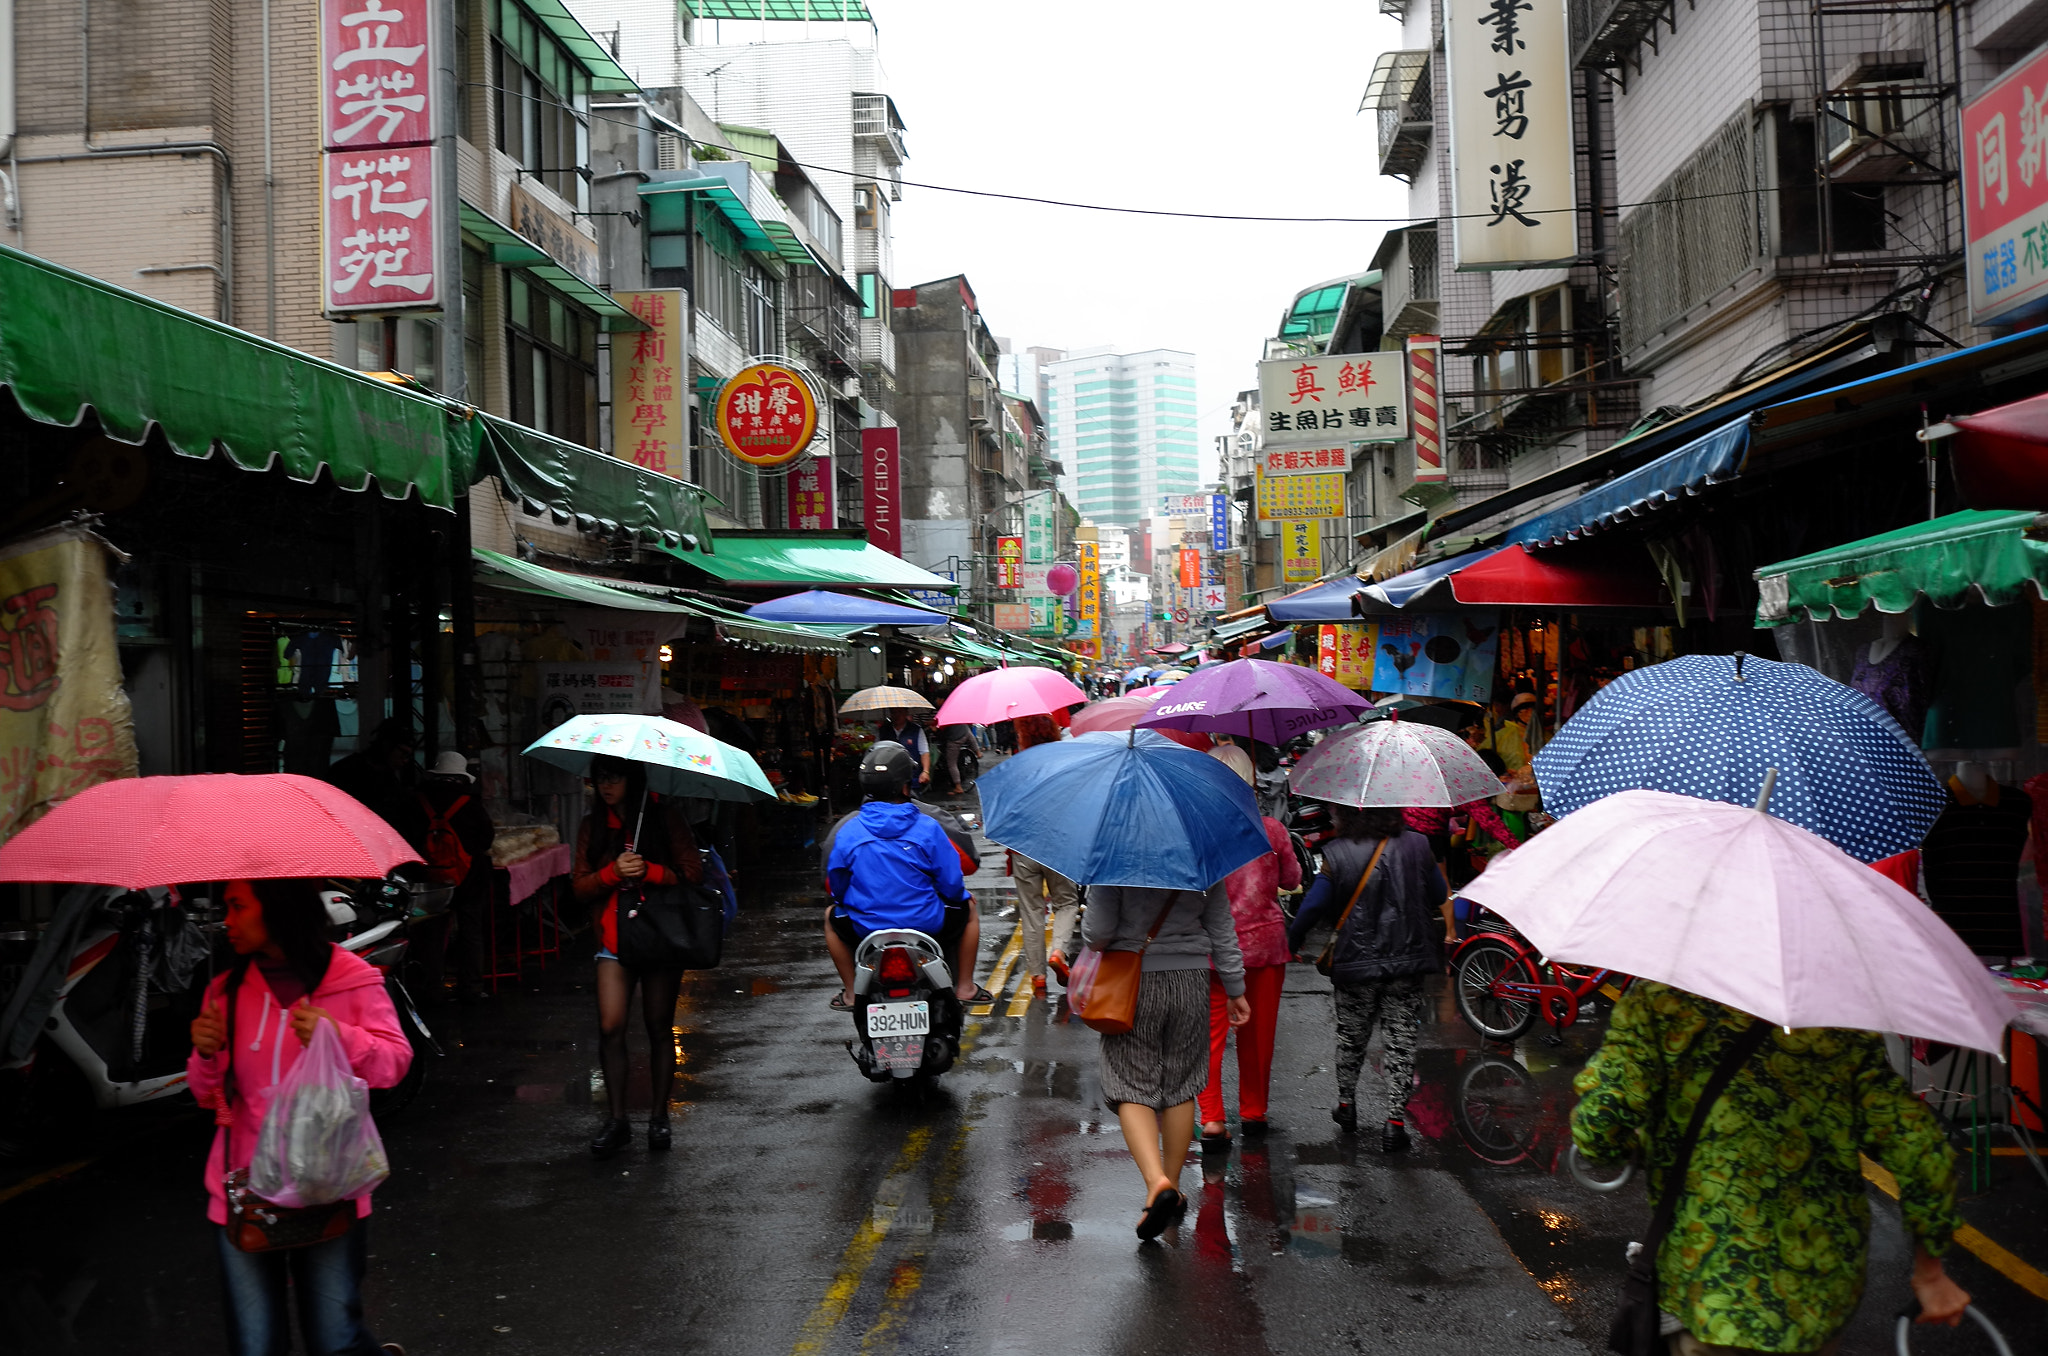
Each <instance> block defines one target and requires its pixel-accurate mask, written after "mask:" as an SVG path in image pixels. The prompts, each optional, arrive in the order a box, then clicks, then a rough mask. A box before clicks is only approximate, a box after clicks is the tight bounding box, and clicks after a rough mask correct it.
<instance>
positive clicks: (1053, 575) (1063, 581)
mask: <svg viewBox="0 0 2048 1356" xmlns="http://www.w3.org/2000/svg"><path fill="white" fill-rule="evenodd" d="M1045 586H1046V587H1047V588H1049V589H1051V590H1052V591H1053V592H1054V593H1056V594H1058V595H1059V596H1060V597H1062V598H1064V597H1066V596H1067V595H1068V594H1070V593H1072V592H1073V591H1074V590H1075V589H1077V588H1079V587H1080V586H1081V573H1080V571H1078V570H1076V569H1075V568H1074V567H1073V566H1071V565H1067V564H1059V565H1055V566H1053V567H1052V568H1051V569H1049V570H1047V571H1046V572H1045Z"/></svg>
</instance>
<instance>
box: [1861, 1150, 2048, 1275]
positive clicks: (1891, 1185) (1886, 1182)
mask: <svg viewBox="0 0 2048 1356" xmlns="http://www.w3.org/2000/svg"><path fill="white" fill-rule="evenodd" d="M1863 1175H1864V1176H1865V1177H1867V1178H1869V1179H1870V1180H1871V1181H1873V1182H1875V1183H1876V1184H1877V1189H1878V1190H1879V1191H1882V1192H1883V1193H1884V1194H1885V1195H1887V1196H1889V1197H1891V1198H1892V1199H1893V1200H1897V1199H1898V1198H1899V1179H1898V1178H1896V1177H1894V1176H1892V1173H1891V1169H1889V1168H1887V1167H1885V1166H1884V1165H1883V1164H1882V1163H1874V1162H1872V1161H1871V1160H1870V1159H1869V1158H1868V1157H1865V1158H1864V1159H1863ZM1956 1242H1957V1243H1959V1244H1960V1245H1962V1247H1963V1248H1964V1249H1965V1250H1966V1251H1968V1252H1970V1253H1972V1254H1973V1255H1974V1256H1975V1257H1976V1258H1977V1260H1978V1261H1980V1262H1982V1263H1983V1264H1984V1265H1985V1266H1988V1267H1990V1268H1991V1269H1992V1270H1993V1271H1995V1272H1997V1273H1998V1274H1999V1275H2001V1276H2003V1277H2005V1278H2006V1279H2007V1280H2008V1281H2011V1282H2012V1283H2013V1284H2014V1285H2016V1286H2018V1287H2019V1288H2020V1289H2022V1290H2024V1291H2026V1292H2027V1293H2028V1294H2030V1295H2032V1296H2033V1297H2034V1298H2035V1299H2042V1300H2048V1275H2043V1274H2042V1273H2041V1272H2040V1271H2039V1270H2037V1269H2036V1268H2034V1267H2033V1266H2030V1265H2029V1264H2028V1263H2027V1262H2026V1261H2025V1260H2024V1259H2022V1258H2020V1257H2019V1256H2018V1255H2017V1254H2015V1253H2014V1252H2012V1250H2010V1249H2009V1248H2005V1247H2003V1246H2001V1245H2000V1244H1998V1243H1996V1242H1994V1241H1993V1240H1992V1239H1991V1238H1989V1237H1988V1236H1986V1235H1985V1233H1984V1232H1983V1231H1982V1230H1981V1229H1978V1228H1977V1227H1976V1226H1975V1225H1973V1224H1965V1225H1964V1226H1963V1227H1962V1228H1960V1229H1958V1230H1956Z"/></svg>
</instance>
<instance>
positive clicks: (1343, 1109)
mask: <svg viewBox="0 0 2048 1356" xmlns="http://www.w3.org/2000/svg"><path fill="white" fill-rule="evenodd" d="M1330 1119H1331V1120H1333V1121H1335V1122H1337V1128H1338V1129H1339V1130H1342V1131H1343V1132H1344V1133H1345V1134H1347V1135H1355V1134H1357V1133H1358V1108H1357V1107H1355V1106H1353V1105H1351V1103H1349V1102H1339V1103H1337V1105H1336V1106H1334V1107H1331V1108H1330Z"/></svg>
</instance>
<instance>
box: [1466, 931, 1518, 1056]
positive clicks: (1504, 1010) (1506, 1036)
mask: <svg viewBox="0 0 2048 1356" xmlns="http://www.w3.org/2000/svg"><path fill="white" fill-rule="evenodd" d="M1502 979H1505V980H1508V981H1510V982H1512V983H1527V984H1534V983H1536V982H1537V980H1536V972H1535V970H1533V969H1532V968H1531V967H1530V965H1529V962H1528V961H1527V960H1525V959H1523V957H1522V956H1521V955H1520V954H1519V953H1517V952H1516V951H1514V950H1513V949H1512V948H1510V947H1508V946H1507V945H1505V944H1503V943H1501V942H1480V943H1478V944H1477V945H1475V946H1473V947H1472V948H1471V949H1470V950H1468V951H1467V952H1466V953H1465V954H1464V956H1463V957H1462V958H1461V959H1460V960H1459V961H1458V973H1457V979H1456V984H1457V990H1458V1015H1459V1016H1460V1017H1463V1018H1464V1019H1465V1022H1466V1024H1467V1025H1468V1026H1470V1027H1471V1028H1472V1029H1473V1030H1474V1031H1477V1032H1478V1033H1479V1034H1480V1035H1482V1036H1484V1037H1486V1038H1487V1039H1488V1040H1495V1041H1511V1040H1514V1039H1515V1038H1516V1037H1518V1036H1520V1035H1521V1034H1522V1033H1523V1032H1525V1031H1527V1030H1528V1029H1529V1027H1530V1025H1531V1024H1532V1023H1533V1022H1535V1020H1536V1004H1535V1003H1533V1002H1531V1001H1529V1000H1528V999H1523V998H1503V997H1501V996H1500V995H1498V994H1495V993H1494V992H1493V986H1494V983H1495V981H1497V980H1502Z"/></svg>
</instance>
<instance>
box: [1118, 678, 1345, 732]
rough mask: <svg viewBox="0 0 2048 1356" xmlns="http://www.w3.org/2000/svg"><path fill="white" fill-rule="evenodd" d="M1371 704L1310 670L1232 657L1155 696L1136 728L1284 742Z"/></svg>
mask: <svg viewBox="0 0 2048 1356" xmlns="http://www.w3.org/2000/svg"><path fill="white" fill-rule="evenodd" d="M1370 705H1371V703H1369V702H1368V701H1366V699H1365V698H1364V697H1362V696H1360V695H1359V694H1358V693H1356V692H1353V691H1352V690H1351V689H1350V688H1348V687H1345V686H1344V685H1343V684H1342V683H1337V682H1333V681H1331V680H1330V679H1328V678H1325V677H1323V675H1322V674H1320V673H1317V672H1316V671H1315V670H1314V669H1311V668H1305V667H1303V666H1302V665H1299V664H1275V663H1273V662H1272V661H1271V660H1268V659H1233V660H1232V661H1230V662H1229V663H1228V664H1217V665H1215V666H1214V667H1212V668H1205V669H1197V670H1196V671H1195V672H1193V673H1191V674H1189V675H1188V676H1187V677H1185V678H1183V679H1181V681H1180V682H1178V683H1176V684H1174V687H1173V691H1171V692H1169V693H1167V694H1166V695H1165V696H1162V697H1160V698H1159V699H1158V700H1157V701H1156V702H1154V703H1153V706H1152V714H1150V715H1149V716H1146V717H1144V718H1143V719H1141V720H1140V721H1139V722H1138V726H1139V728H1140V729H1152V730H1158V729H1167V728H1171V729H1175V730H1200V731H1205V732H1207V733H1210V734H1232V735H1247V736H1249V737H1251V738H1253V739H1256V740H1258V741H1260V742H1261V743H1265V744H1285V743H1286V742H1287V741H1288V740H1290V739H1292V738H1294V737H1295V736H1296V735H1298V734H1305V733H1307V732H1308V731H1310V730H1320V729H1324V728H1325V727H1327V726H1331V725H1342V724H1344V723H1346V722H1347V721H1351V720H1355V719H1357V717H1358V713H1359V712H1361V711H1363V710H1365V709H1366V708H1367V707H1368V706H1370Z"/></svg>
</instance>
